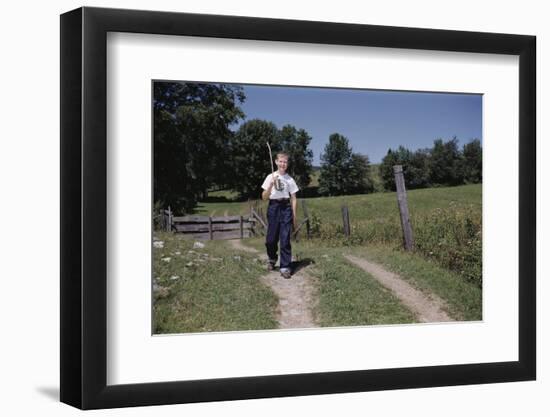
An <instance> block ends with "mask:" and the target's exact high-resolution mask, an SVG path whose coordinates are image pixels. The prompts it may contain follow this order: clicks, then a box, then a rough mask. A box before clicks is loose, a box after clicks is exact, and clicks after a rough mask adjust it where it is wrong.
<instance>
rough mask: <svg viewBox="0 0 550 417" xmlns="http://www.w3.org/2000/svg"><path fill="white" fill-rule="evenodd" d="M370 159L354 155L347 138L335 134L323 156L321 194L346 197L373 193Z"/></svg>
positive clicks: (320, 181) (320, 180) (320, 178)
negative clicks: (345, 195)
mask: <svg viewBox="0 0 550 417" xmlns="http://www.w3.org/2000/svg"><path fill="white" fill-rule="evenodd" d="M369 169H370V166H369V159H368V157H367V156H366V155H361V154H358V153H353V150H352V148H351V147H350V145H349V141H348V139H347V138H346V137H344V136H342V135H340V134H338V133H333V134H332V135H330V137H329V142H328V143H327V145H326V146H325V149H324V152H323V154H322V155H321V173H320V176H319V194H321V195H329V196H332V195H344V194H360V193H366V192H372V190H373V188H374V187H373V184H372V181H370V176H369Z"/></svg>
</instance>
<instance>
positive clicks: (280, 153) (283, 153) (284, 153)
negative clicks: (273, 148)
mask: <svg viewBox="0 0 550 417" xmlns="http://www.w3.org/2000/svg"><path fill="white" fill-rule="evenodd" d="M280 156H286V159H290V156H289V155H288V154H287V153H286V152H277V154H276V155H275V159H279V157H280Z"/></svg>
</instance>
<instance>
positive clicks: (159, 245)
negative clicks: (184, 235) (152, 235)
mask: <svg viewBox="0 0 550 417" xmlns="http://www.w3.org/2000/svg"><path fill="white" fill-rule="evenodd" d="M153 247H154V248H156V249H162V248H164V242H163V241H162V240H156V241H154V242H153Z"/></svg>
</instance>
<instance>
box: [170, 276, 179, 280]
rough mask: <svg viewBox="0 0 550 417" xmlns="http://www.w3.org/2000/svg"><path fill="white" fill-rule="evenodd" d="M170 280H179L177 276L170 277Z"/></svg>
mask: <svg viewBox="0 0 550 417" xmlns="http://www.w3.org/2000/svg"><path fill="white" fill-rule="evenodd" d="M170 279H171V280H172V281H175V280H177V279H180V277H179V275H172V276H171V277H170Z"/></svg>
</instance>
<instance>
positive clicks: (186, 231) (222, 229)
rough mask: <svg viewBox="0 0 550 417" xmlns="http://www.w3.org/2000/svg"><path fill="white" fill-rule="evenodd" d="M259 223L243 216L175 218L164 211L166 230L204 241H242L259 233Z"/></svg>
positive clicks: (168, 211)
mask: <svg viewBox="0 0 550 417" xmlns="http://www.w3.org/2000/svg"><path fill="white" fill-rule="evenodd" d="M256 223H257V221H256V220H255V219H252V218H244V217H243V216H217V217H212V216H195V215H189V216H173V215H172V214H171V212H170V210H164V211H163V221H162V224H163V225H164V229H165V230H167V231H168V230H169V231H172V232H176V233H182V234H183V235H185V236H186V237H190V238H193V239H204V240H221V239H242V238H245V237H250V236H253V235H255V234H256V233H257V229H258V226H257V225H256Z"/></svg>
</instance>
